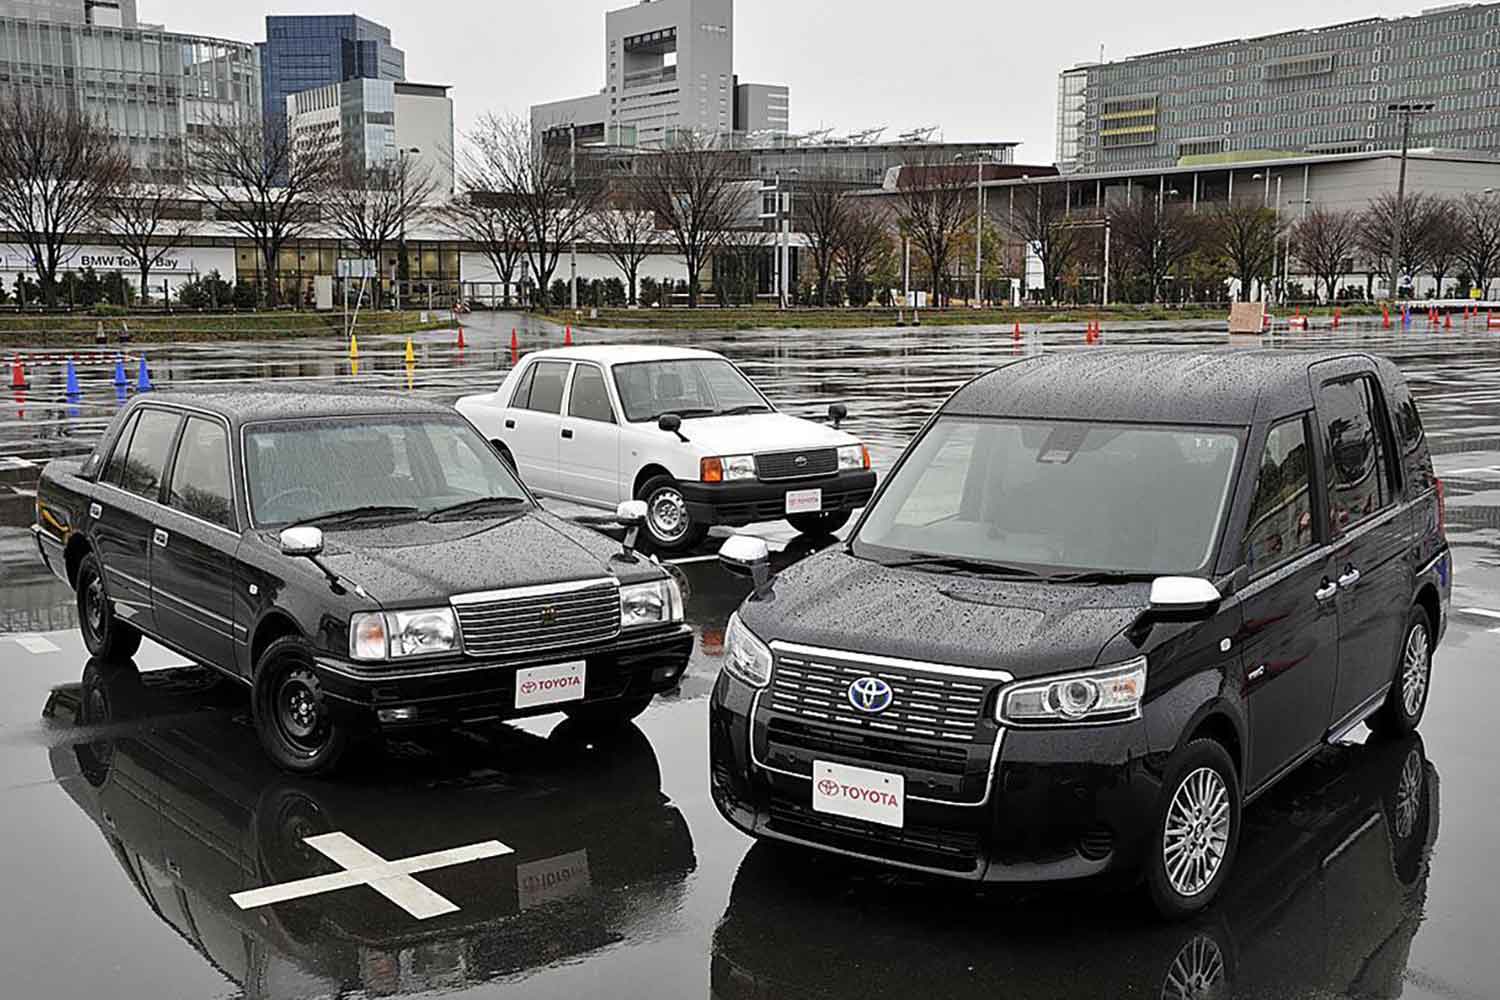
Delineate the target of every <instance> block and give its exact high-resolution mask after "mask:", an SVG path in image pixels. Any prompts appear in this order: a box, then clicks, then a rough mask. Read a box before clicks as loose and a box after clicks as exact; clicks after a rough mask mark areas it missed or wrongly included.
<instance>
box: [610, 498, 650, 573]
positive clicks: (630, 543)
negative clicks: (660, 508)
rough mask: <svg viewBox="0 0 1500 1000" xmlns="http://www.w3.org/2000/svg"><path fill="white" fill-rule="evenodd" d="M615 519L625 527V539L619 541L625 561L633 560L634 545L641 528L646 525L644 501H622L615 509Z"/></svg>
mask: <svg viewBox="0 0 1500 1000" xmlns="http://www.w3.org/2000/svg"><path fill="white" fill-rule="evenodd" d="M615 519H616V520H618V521H619V522H620V523H621V524H623V525H624V526H625V537H624V538H622V539H621V540H620V547H621V549H622V550H623V551H622V552H621V555H623V556H624V557H625V558H626V559H634V558H635V544H636V542H637V541H638V540H639V539H640V537H641V528H642V527H644V526H645V524H646V501H644V500H624V501H621V503H620V505H619V506H618V507H616V508H615Z"/></svg>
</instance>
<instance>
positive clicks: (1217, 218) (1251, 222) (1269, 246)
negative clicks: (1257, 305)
mask: <svg viewBox="0 0 1500 1000" xmlns="http://www.w3.org/2000/svg"><path fill="white" fill-rule="evenodd" d="M1207 226H1208V230H1207V234H1206V240H1207V243H1208V246H1209V247H1211V248H1212V249H1213V250H1214V251H1215V252H1217V253H1218V255H1219V256H1220V257H1222V258H1223V259H1224V262H1225V263H1226V264H1228V265H1229V270H1230V273H1231V274H1233V276H1234V277H1235V278H1237V279H1239V283H1240V300H1241V301H1248V300H1249V298H1250V294H1251V292H1250V289H1251V287H1252V286H1253V285H1254V284H1255V283H1256V282H1260V284H1261V289H1262V291H1264V289H1265V285H1266V282H1267V281H1268V279H1269V278H1270V275H1271V265H1272V264H1273V263H1274V262H1275V260H1276V241H1277V240H1278V239H1279V238H1280V227H1279V226H1278V224H1277V222H1276V213H1275V212H1274V211H1272V210H1271V209H1269V208H1266V207H1265V206H1263V205H1259V204H1256V203H1254V202H1245V201H1240V202H1232V203H1224V202H1220V203H1219V204H1216V205H1214V207H1213V208H1212V209H1210V210H1209V212H1208V221H1207Z"/></svg>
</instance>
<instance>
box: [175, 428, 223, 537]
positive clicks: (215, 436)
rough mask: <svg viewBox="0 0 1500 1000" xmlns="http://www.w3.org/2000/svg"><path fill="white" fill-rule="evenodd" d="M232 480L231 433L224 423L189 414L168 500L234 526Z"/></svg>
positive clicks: (212, 520) (181, 508) (200, 515)
mask: <svg viewBox="0 0 1500 1000" xmlns="http://www.w3.org/2000/svg"><path fill="white" fill-rule="evenodd" d="M229 483H230V479H229V435H228V432H226V431H225V430H224V425H223V424H220V423H218V422H217V421H214V420H205V419H204V418H202V417H189V418H188V421H187V424H186V425H185V426H184V427H183V429H182V442H181V443H180V444H179V445H178V446H177V459H176V461H174V462H173V463H172V485H171V487H170V488H169V489H168V490H167V503H168V504H169V505H170V506H172V507H174V508H176V509H177V510H180V511H182V512H183V513H185V514H191V515H193V516H194V517H198V518H202V519H203V520H205V521H208V522H210V523H212V524H217V525H220V526H222V527H225V528H232V527H234V513H233V507H232V505H231V496H232V491H231V489H230V486H229Z"/></svg>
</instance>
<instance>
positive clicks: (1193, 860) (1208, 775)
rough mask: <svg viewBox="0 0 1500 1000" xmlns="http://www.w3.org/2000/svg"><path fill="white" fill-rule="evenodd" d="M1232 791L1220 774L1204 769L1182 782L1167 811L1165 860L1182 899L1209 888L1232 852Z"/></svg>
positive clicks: (1164, 834) (1163, 843)
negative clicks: (1230, 796) (1230, 834)
mask: <svg viewBox="0 0 1500 1000" xmlns="http://www.w3.org/2000/svg"><path fill="white" fill-rule="evenodd" d="M1229 811H1230V802H1229V788H1228V786H1226V785H1225V784H1224V779H1223V778H1222V777H1220V776H1219V772H1218V771H1215V770H1214V769H1213V768H1211V767H1200V768H1198V769H1197V770H1195V771H1193V772H1192V773H1191V774H1189V775H1188V776H1187V777H1186V778H1184V779H1183V780H1182V784H1180V785H1178V786H1177V792H1176V794H1174V795H1173V796H1172V804H1171V806H1169V807H1168V809H1167V825H1166V830H1165V832H1164V833H1163V834H1162V860H1163V861H1164V862H1165V865H1166V872H1167V881H1168V882H1170V883H1171V884H1172V888H1173V889H1175V890H1176V891H1177V893H1178V894H1179V895H1182V896H1196V895H1198V894H1199V893H1200V892H1202V891H1203V890H1204V889H1207V888H1208V885H1209V883H1210V882H1212V881H1213V880H1214V876H1215V875H1217V874H1218V873H1219V868H1220V867H1222V866H1223V864H1224V854H1225V852H1226V851H1227V850H1228V849H1229Z"/></svg>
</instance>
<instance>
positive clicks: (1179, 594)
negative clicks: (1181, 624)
mask: <svg viewBox="0 0 1500 1000" xmlns="http://www.w3.org/2000/svg"><path fill="white" fill-rule="evenodd" d="M1223 599H1224V598H1223V595H1221V594H1220V593H1219V588H1218V587H1215V586H1214V585H1213V584H1212V583H1210V582H1209V581H1207V580H1205V579H1203V578H1202V577H1196V576H1159V577H1157V578H1156V579H1155V580H1152V581H1151V610H1152V611H1153V612H1155V613H1156V614H1159V615H1163V616H1188V617H1192V616H1195V615H1204V614H1210V613H1212V612H1213V611H1214V610H1215V609H1216V608H1218V606H1219V602H1220V601H1222V600H1223Z"/></svg>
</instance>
